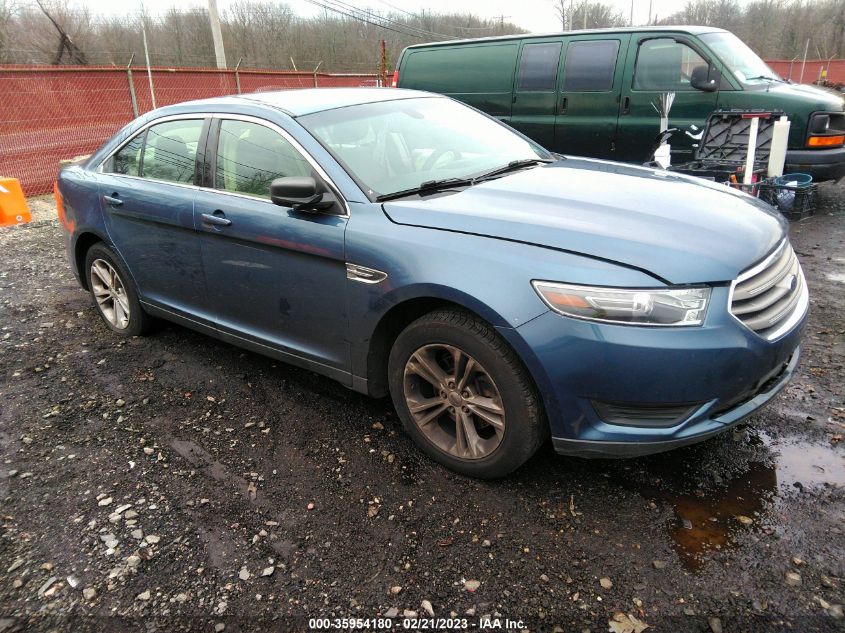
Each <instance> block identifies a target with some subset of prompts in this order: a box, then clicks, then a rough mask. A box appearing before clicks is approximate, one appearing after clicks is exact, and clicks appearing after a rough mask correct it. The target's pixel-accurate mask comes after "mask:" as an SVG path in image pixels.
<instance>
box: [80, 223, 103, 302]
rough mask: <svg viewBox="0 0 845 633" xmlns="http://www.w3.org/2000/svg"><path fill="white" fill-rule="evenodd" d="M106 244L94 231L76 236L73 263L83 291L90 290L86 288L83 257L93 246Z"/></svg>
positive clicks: (86, 277)
mask: <svg viewBox="0 0 845 633" xmlns="http://www.w3.org/2000/svg"><path fill="white" fill-rule="evenodd" d="M101 242H102V243H104V244H108V242H107V241H106V239H105V238H104V237H103V236H102V235H100V234H99V233H96V232H94V231H82V232H81V233H79V235H77V236H76V239H75V241H74V245H73V262H74V265H75V266H76V270H77V272H78V273H79V283H80V284H82V287H83V288H85V290H90V288H89V287H88V275H86V274H85V256H86V255H87V254H88V251H89V250H90V249H91V247H92V246H94V244H99V243H101Z"/></svg>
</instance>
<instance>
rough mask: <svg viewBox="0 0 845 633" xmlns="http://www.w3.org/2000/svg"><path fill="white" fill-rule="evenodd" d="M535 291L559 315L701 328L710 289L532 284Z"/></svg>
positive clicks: (547, 282) (540, 282) (614, 321)
mask: <svg viewBox="0 0 845 633" xmlns="http://www.w3.org/2000/svg"><path fill="white" fill-rule="evenodd" d="M531 284H532V285H533V286H534V290H536V291H537V294H539V295H540V298H541V299H542V300H543V301H544V302H545V303H546V305H547V306H549V307H550V308H551V309H552V310H554V311H555V312H557V313H559V314H563V315H566V316H571V317H575V318H577V319H589V320H591V321H606V322H608V323H622V324H626V325H674V326H680V325H701V324H702V323H704V315H705V313H706V311H707V303H708V301H709V300H710V288H677V289H671V288H643V289H630V290H628V289H621V288H597V287H595V286H574V285H570V284H559V283H554V282H551V281H532V282H531Z"/></svg>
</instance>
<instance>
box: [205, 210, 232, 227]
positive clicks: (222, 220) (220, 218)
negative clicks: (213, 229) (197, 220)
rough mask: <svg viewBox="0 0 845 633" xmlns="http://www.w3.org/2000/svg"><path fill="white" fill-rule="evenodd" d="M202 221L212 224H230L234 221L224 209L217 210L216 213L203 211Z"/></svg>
mask: <svg viewBox="0 0 845 633" xmlns="http://www.w3.org/2000/svg"><path fill="white" fill-rule="evenodd" d="M202 223H203V224H209V225H211V226H230V225H231V224H232V221H231V220H229V219H228V218H226V216H225V215H223V212H222V211H220V210H217V211H215V212H214V213H203V214H202Z"/></svg>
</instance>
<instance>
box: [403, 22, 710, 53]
mask: <svg viewBox="0 0 845 633" xmlns="http://www.w3.org/2000/svg"><path fill="white" fill-rule="evenodd" d="M666 32H672V33H678V32H680V33H689V34H690V35H701V34H702V33H717V32H725V29H718V28H715V27H712V26H687V25H674V24H672V25H666V26H623V27H618V28H608V29H579V30H575V31H554V32H551V33H515V34H513V35H494V36H491V37H477V38H474V39H459V40H446V41H444V42H428V43H426V44H414V45H412V46H409V47H408V50H410V49H416V48H428V47H430V46H455V45H459V44H469V43H473V42H497V41H508V40H524V39H532V38H540V37H561V36H564V35H565V36H571V35H602V34H610V33H666Z"/></svg>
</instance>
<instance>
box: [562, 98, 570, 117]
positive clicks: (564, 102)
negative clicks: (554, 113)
mask: <svg viewBox="0 0 845 633" xmlns="http://www.w3.org/2000/svg"><path fill="white" fill-rule="evenodd" d="M568 105H569V97H564V98H563V99H561V100H560V113H561V114H566V107H567V106H568Z"/></svg>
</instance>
